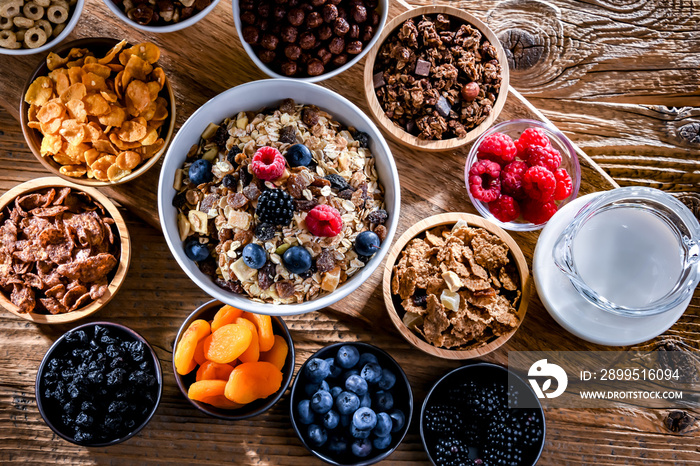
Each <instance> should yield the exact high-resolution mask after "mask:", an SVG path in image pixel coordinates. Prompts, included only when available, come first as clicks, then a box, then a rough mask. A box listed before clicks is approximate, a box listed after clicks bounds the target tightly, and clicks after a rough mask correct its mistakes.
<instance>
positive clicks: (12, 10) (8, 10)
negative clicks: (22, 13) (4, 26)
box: [0, 1, 22, 19]
mask: <svg viewBox="0 0 700 466" xmlns="http://www.w3.org/2000/svg"><path fill="white" fill-rule="evenodd" d="M21 7H22V2H16V1H15V2H7V3H4V4H2V5H0V16H2V17H3V18H10V19H12V18H14V17H15V16H17V15H18V14H19V9H20V8H21Z"/></svg>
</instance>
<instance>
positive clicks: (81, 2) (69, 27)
mask: <svg viewBox="0 0 700 466" xmlns="http://www.w3.org/2000/svg"><path fill="white" fill-rule="evenodd" d="M84 6H85V0H78V1H77V2H76V3H75V7H74V8H73V13H72V14H71V16H70V19H69V20H68V24H66V27H65V28H63V31H61V33H60V34H59V35H57V36H56V37H55V38H53V39H52V40H47V41H46V43H45V44H44V45H42V46H41V47H37V48H35V49H6V48H3V47H0V55H33V54H35V53H42V52H46V51H47V50H49V49H51V48H53V47H55V46H56V45H58V44H59V43H61V42H62V41H63V39H65V38H66V37H68V34H70V33H71V32H73V29H75V25H76V24H78V21H79V20H80V16H81V15H82V14H83V7H84Z"/></svg>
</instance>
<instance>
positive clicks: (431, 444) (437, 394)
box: [420, 362, 546, 466]
mask: <svg viewBox="0 0 700 466" xmlns="http://www.w3.org/2000/svg"><path fill="white" fill-rule="evenodd" d="M420 419H421V423H420V435H421V439H422V440H423V447H424V448H425V451H426V452H427V453H428V457H429V458H430V461H431V462H432V463H433V464H434V465H436V466H457V465H459V466H533V465H535V464H536V463H537V461H538V460H539V457H540V455H541V454H542V449H543V448H544V439H545V431H546V427H545V419H544V411H543V410H542V406H541V405H540V403H539V400H538V399H537V397H536V396H535V393H534V392H533V391H532V389H531V388H530V386H529V385H528V384H527V383H525V382H524V381H523V380H522V379H521V378H520V377H518V376H517V375H515V374H514V373H512V372H509V371H508V369H506V368H505V367H503V366H499V365H496V364H491V363H485V362H478V363H473V364H469V365H466V366H462V367H459V368H457V369H455V370H453V371H452V372H449V373H448V374H447V375H445V376H444V377H442V378H441V379H440V380H439V381H438V382H437V383H436V384H435V385H433V387H432V389H431V390H430V392H429V393H428V396H427V397H426V398H425V401H424V403H423V408H422V410H421V417H420Z"/></svg>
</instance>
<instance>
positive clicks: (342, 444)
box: [328, 435, 348, 455]
mask: <svg viewBox="0 0 700 466" xmlns="http://www.w3.org/2000/svg"><path fill="white" fill-rule="evenodd" d="M347 449H348V442H347V441H346V440H345V439H344V438H343V437H341V436H339V435H334V436H333V437H331V438H330V440H328V451H329V452H331V453H332V454H334V455H341V454H343V453H345V452H346V451H347Z"/></svg>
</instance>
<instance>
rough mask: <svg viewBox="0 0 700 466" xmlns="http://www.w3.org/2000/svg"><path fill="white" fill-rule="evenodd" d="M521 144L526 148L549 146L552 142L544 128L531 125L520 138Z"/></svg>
mask: <svg viewBox="0 0 700 466" xmlns="http://www.w3.org/2000/svg"><path fill="white" fill-rule="evenodd" d="M518 142H519V143H520V145H521V146H522V147H523V148H524V149H526V148H528V147H533V146H541V147H549V145H550V144H551V143H550V142H549V138H548V137H547V133H545V132H544V130H543V129H542V128H537V127H534V126H533V127H530V128H527V129H526V130H525V131H523V133H522V134H521V135H520V137H519V138H518Z"/></svg>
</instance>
